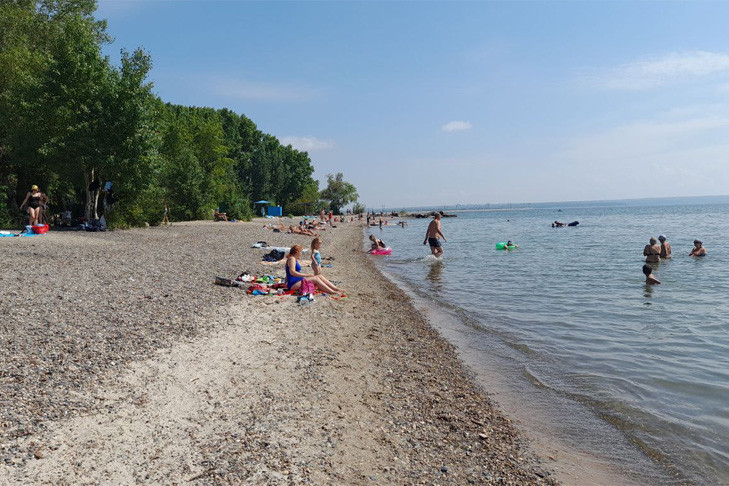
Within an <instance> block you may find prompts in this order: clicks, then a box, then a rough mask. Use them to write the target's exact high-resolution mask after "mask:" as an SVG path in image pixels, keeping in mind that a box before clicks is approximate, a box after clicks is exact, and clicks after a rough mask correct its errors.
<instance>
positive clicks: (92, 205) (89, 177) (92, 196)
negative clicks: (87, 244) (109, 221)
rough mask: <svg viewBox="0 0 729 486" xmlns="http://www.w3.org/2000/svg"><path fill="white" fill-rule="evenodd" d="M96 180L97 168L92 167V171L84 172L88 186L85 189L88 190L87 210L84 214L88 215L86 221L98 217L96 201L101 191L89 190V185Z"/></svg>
mask: <svg viewBox="0 0 729 486" xmlns="http://www.w3.org/2000/svg"><path fill="white" fill-rule="evenodd" d="M95 180H96V169H95V168H93V167H92V168H91V172H84V182H85V183H86V187H85V188H84V190H85V191H86V210H85V211H84V216H85V217H86V221H88V222H91V221H92V220H94V219H98V217H97V214H96V202H97V200H98V198H99V191H98V190H97V191H89V186H90V185H91V183H92V182H93V181H95Z"/></svg>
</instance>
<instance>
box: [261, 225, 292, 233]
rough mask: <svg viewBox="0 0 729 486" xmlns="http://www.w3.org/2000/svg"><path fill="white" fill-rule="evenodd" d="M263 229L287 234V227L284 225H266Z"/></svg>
mask: <svg viewBox="0 0 729 486" xmlns="http://www.w3.org/2000/svg"><path fill="white" fill-rule="evenodd" d="M263 227H264V228H267V229H270V230H273V232H274V233H285V232H286V226H284V224H283V223H279V224H278V225H277V226H274V225H273V224H264V225H263Z"/></svg>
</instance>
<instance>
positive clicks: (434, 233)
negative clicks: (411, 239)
mask: <svg viewBox="0 0 729 486" xmlns="http://www.w3.org/2000/svg"><path fill="white" fill-rule="evenodd" d="M441 237H442V238H443V241H446V242H447V241H448V240H447V239H446V237H445V235H444V234H443V232H442V231H441V230H440V213H435V216H433V221H431V222H430V224H429V225H428V231H426V232H425V240H424V241H423V244H424V245H425V244H426V243H429V244H430V251H431V252H432V253H433V255H435V256H436V257H440V256H441V255H442V254H443V247H442V246H441V244H440V241H439V240H438V239H439V238H441Z"/></svg>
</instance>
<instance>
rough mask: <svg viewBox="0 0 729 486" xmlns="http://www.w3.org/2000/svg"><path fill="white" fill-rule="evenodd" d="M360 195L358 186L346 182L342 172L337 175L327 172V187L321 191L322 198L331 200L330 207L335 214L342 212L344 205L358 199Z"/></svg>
mask: <svg viewBox="0 0 729 486" xmlns="http://www.w3.org/2000/svg"><path fill="white" fill-rule="evenodd" d="M358 197H359V194H357V188H356V187H354V185H352V184H350V183H349V182H346V181H345V180H344V175H343V174H342V173H341V172H339V173H337V174H336V175H332V174H327V187H326V188H325V189H324V190H323V191H321V198H322V199H325V200H327V201H329V207H330V208H331V210H332V211H333V212H334V213H335V214H340V213H341V210H342V208H343V207H344V206H346V205H347V204H349V203H351V202H354V201H356V200H357V198H358Z"/></svg>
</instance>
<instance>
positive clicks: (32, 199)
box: [20, 184, 46, 225]
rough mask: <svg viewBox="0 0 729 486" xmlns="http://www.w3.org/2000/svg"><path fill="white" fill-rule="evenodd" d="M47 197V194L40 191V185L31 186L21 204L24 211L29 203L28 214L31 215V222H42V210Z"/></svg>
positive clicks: (33, 223)
mask: <svg viewBox="0 0 729 486" xmlns="http://www.w3.org/2000/svg"><path fill="white" fill-rule="evenodd" d="M45 201H46V197H45V194H43V193H42V192H40V190H39V189H38V186H36V185H35V184H33V185H32V186H31V188H30V191H29V192H28V193H27V194H26V195H25V199H23V203H22V204H21V205H20V210H21V211H22V210H23V208H24V207H25V206H26V205H27V206H28V216H30V224H31V225H35V224H40V222H41V221H40V220H41V211H42V209H43V205H44V204H45Z"/></svg>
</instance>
